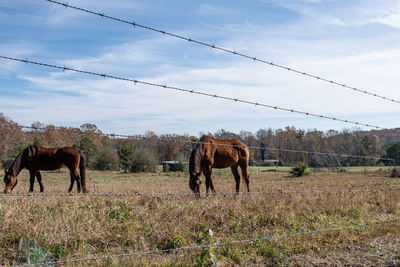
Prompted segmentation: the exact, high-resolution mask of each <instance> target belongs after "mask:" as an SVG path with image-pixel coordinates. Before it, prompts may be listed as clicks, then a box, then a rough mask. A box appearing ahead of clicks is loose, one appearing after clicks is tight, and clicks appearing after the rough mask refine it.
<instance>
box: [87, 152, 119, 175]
mask: <svg viewBox="0 0 400 267" xmlns="http://www.w3.org/2000/svg"><path fill="white" fill-rule="evenodd" d="M93 167H94V168H95V169H96V170H101V171H104V170H110V171H111V170H118V169H119V157H118V154H117V152H116V151H115V150H114V149H113V148H112V147H104V148H103V150H101V151H100V153H98V154H97V155H96V157H95V159H94V162H93Z"/></svg>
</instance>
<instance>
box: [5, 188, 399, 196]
mask: <svg viewBox="0 0 400 267" xmlns="http://www.w3.org/2000/svg"><path fill="white" fill-rule="evenodd" d="M389 191H400V187H398V188H367V189H365V188H360V189H357V188H355V189H337V190H331V189H314V190H278V191H264V192H237V193H236V192H216V193H202V194H201V195H204V196H224V197H226V196H257V195H258V196H261V195H289V194H332V193H353V194H358V193H370V192H389ZM193 196H195V194H194V193H183V192H164V193H162V192H161V193H140V192H136V193H87V194H79V193H78V194H77V193H16V194H0V197H193Z"/></svg>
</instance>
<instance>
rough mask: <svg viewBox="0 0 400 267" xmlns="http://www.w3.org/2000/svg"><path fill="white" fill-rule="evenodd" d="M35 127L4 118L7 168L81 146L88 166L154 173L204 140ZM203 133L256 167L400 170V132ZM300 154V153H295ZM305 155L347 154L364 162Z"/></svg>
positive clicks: (2, 151) (0, 154) (87, 127)
mask: <svg viewBox="0 0 400 267" xmlns="http://www.w3.org/2000/svg"><path fill="white" fill-rule="evenodd" d="M31 126H32V129H23V128H21V127H20V126H19V125H18V124H17V123H16V122H14V121H12V120H11V119H9V118H7V117H6V116H4V115H3V114H2V113H0V164H1V165H2V166H3V167H8V166H9V165H10V164H11V163H12V161H13V160H14V158H15V157H16V156H17V155H18V154H19V153H20V152H21V151H22V150H23V149H24V148H25V147H27V146H28V145H31V144H36V145H39V146H45V147H60V146H74V147H77V148H79V149H80V150H81V151H82V153H83V154H84V156H85V157H86V161H87V162H88V167H90V168H94V169H99V170H118V169H122V170H124V171H126V172H136V171H152V170H154V166H155V165H157V164H160V163H161V162H162V161H166V160H179V161H181V162H187V161H188V158H189V155H190V152H191V149H192V146H193V142H195V141H196V140H197V139H198V138H197V137H195V136H189V135H176V134H162V135H157V134H155V133H154V132H151V131H147V132H146V133H145V134H144V135H143V136H142V137H141V138H120V137H115V136H110V135H104V134H103V133H102V132H101V130H100V129H98V128H97V126H96V125H94V124H89V123H86V124H83V125H81V126H80V127H79V128H71V127H55V126H53V125H44V124H42V123H40V122H34V123H32V125H31ZM202 134H208V135H211V136H213V137H215V138H221V139H240V140H242V141H243V142H244V143H246V144H247V145H248V146H251V147H252V148H251V149H250V151H251V157H250V161H251V162H250V164H252V165H255V164H264V163H265V162H266V161H267V160H271V159H272V160H278V161H279V163H280V164H282V165H294V164H296V163H298V162H304V163H306V164H307V165H308V166H313V167H345V166H357V165H384V164H387V165H392V164H393V163H392V162H390V161H389V162H388V161H382V160H378V159H373V158H379V157H387V158H394V159H396V163H395V164H396V165H398V164H399V159H400V142H399V141H400V128H396V129H384V130H372V131H361V130H357V129H352V130H350V129H344V130H342V131H336V130H329V131H320V130H317V129H309V130H303V129H296V128H295V127H286V128H284V129H276V130H274V129H271V128H264V129H259V130H258V131H257V132H255V133H252V132H249V131H241V132H239V133H233V132H229V131H225V130H223V129H221V130H219V131H217V132H215V133H210V132H208V133H200V135H202ZM288 150H292V151H288ZM294 150H296V151H299V152H293V151H294ZM300 151H313V152H322V153H336V154H347V155H355V156H361V158H357V157H349V156H339V155H336V156H335V155H322V154H312V153H302V152H300ZM362 157H370V158H362Z"/></svg>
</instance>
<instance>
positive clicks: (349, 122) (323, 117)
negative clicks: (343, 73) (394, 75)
mask: <svg viewBox="0 0 400 267" xmlns="http://www.w3.org/2000/svg"><path fill="white" fill-rule="evenodd" d="M0 58H2V59H6V60H12V61H17V62H21V63H26V64H32V65H38V66H43V67H48V68H53V69H59V70H62V71H72V72H77V73H83V74H87V75H94V76H98V77H103V78H110V79H115V80H120V81H126V82H131V83H134V84H142V85H146V86H153V87H158V88H164V89H169V90H174V91H179V92H185V93H190V94H196V95H201V96H207V97H211V98H216V99H223V100H228V101H231V102H236V103H242V104H248V105H252V106H255V107H264V108H269V109H273V110H280V111H285V112H291V113H297V114H301V115H305V116H310V117H317V118H321V119H328V120H333V121H339V122H344V123H347V124H353V125H357V126H366V127H369V128H375V129H384V127H381V126H376V125H372V124H368V123H362V122H358V121H352V120H346V119H342V118H337V117H332V116H328V115H322V114H316V113H312V112H307V111H301V110H296V109H290V108H283V107H280V106H275V105H269V104H264V103H259V102H254V101H249V100H245V99H240V98H234V97H229V96H223V95H218V94H212V93H206V92H202V91H198V90H193V89H186V88H181V87H176V86H169V85H167V84H160V83H154V82H148V81H142V80H137V79H132V78H125V77H120V76H115V75H109V74H106V73H98V72H93V71H87V70H80V69H74V68H70V67H66V66H59V65H54V64H48V63H43V62H37V61H31V60H28V59H21V58H15V57H8V56H3V55H0Z"/></svg>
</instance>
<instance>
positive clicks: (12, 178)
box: [4, 170, 18, 194]
mask: <svg viewBox="0 0 400 267" xmlns="http://www.w3.org/2000/svg"><path fill="white" fill-rule="evenodd" d="M4 183H5V184H6V188H5V189H4V194H9V193H11V191H12V190H13V189H14V187H15V186H16V185H17V183H18V180H17V176H16V175H14V174H13V172H12V171H10V170H6V171H5V175H4Z"/></svg>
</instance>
